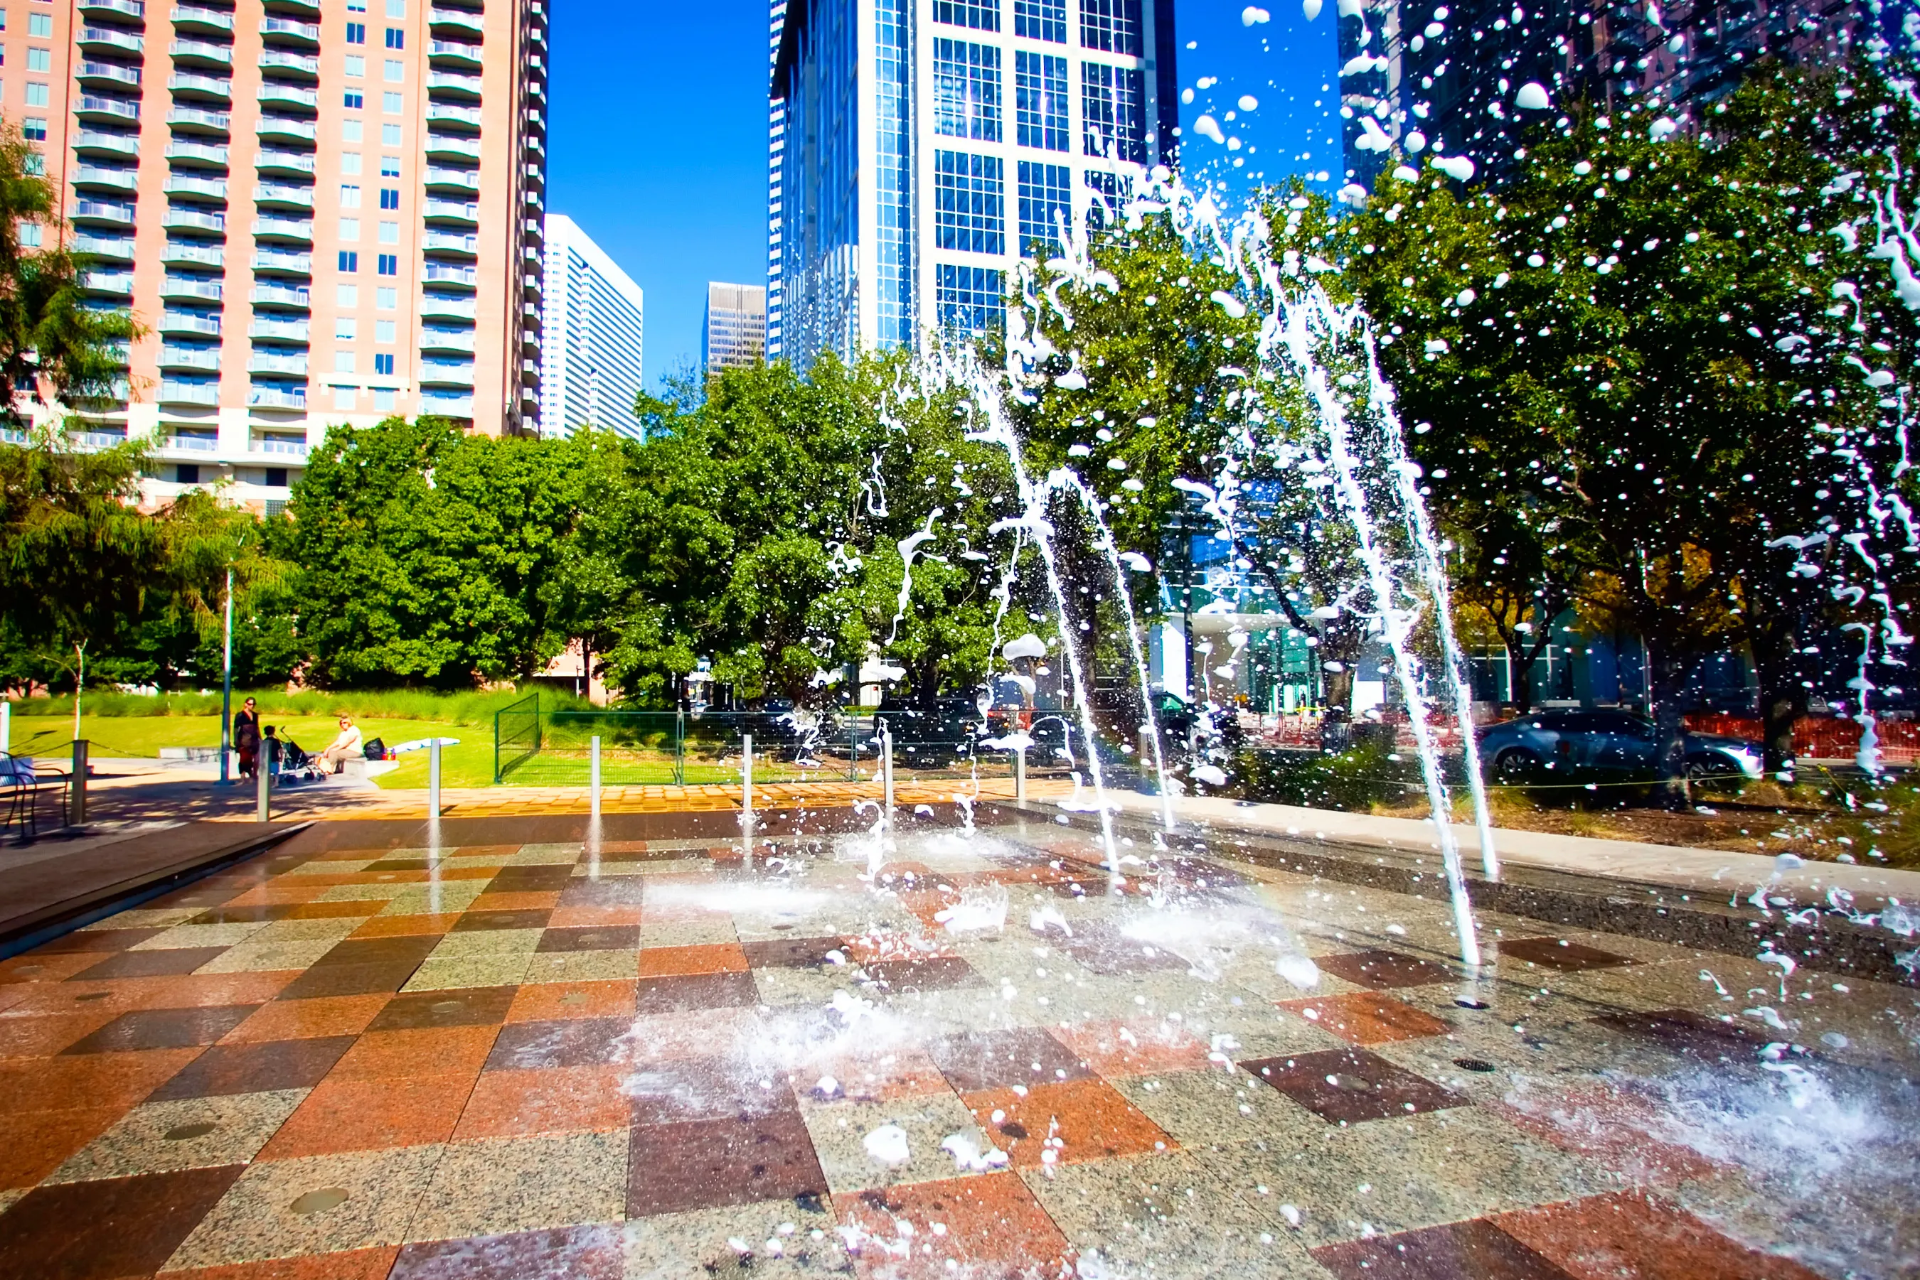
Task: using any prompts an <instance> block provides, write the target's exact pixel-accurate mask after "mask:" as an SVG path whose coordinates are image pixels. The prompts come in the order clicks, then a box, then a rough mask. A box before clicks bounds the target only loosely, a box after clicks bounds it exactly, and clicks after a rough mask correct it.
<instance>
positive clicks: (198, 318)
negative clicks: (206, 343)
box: [160, 308, 220, 338]
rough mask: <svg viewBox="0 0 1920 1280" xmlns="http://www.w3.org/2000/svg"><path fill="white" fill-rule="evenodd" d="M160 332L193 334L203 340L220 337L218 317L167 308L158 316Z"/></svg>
mask: <svg viewBox="0 0 1920 1280" xmlns="http://www.w3.org/2000/svg"><path fill="white" fill-rule="evenodd" d="M160 332H162V333H194V334H199V335H200V336H201V337H205V338H217V337H219V336H220V317H219V316H217V315H215V316H209V315H201V314H200V313H199V312H196V311H175V310H173V309H172V308H168V309H167V310H166V311H163V312H162V313H161V314H160Z"/></svg>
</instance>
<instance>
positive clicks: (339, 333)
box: [333, 316, 359, 342]
mask: <svg viewBox="0 0 1920 1280" xmlns="http://www.w3.org/2000/svg"><path fill="white" fill-rule="evenodd" d="M357 332H359V326H358V325H356V324H355V323H354V319H353V317H352V316H335V317H334V320H333V336H334V339H335V340H336V341H339V342H352V341H353V336H354V334H356V333H357Z"/></svg>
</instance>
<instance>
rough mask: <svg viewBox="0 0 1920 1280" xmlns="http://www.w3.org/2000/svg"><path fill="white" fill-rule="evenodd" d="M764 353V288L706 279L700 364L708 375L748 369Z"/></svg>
mask: <svg viewBox="0 0 1920 1280" xmlns="http://www.w3.org/2000/svg"><path fill="white" fill-rule="evenodd" d="M766 356H767V291H766V288H765V287H764V286H762V285H757V284H722V283H721V282H719V281H717V280H709V281H708V282H707V315H706V323H705V324H703V325H702V326H701V330H700V365H701V367H702V368H704V369H705V370H706V371H707V375H708V376H709V377H711V376H712V375H713V374H716V373H718V372H719V371H720V370H722V369H750V368H752V367H753V366H754V365H756V364H759V363H760V362H761V361H762V360H764V359H766Z"/></svg>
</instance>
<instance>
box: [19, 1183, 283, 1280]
mask: <svg viewBox="0 0 1920 1280" xmlns="http://www.w3.org/2000/svg"><path fill="white" fill-rule="evenodd" d="M244 1167H245V1166H243V1165H227V1166H224V1167H221V1168H217V1169H185V1170H181V1171H179V1172H177V1173H153V1174H144V1175H142V1176H140V1177H135V1178H106V1179H101V1180H99V1181H95V1182H71V1183H66V1184H63V1185H60V1186H52V1187H38V1188H36V1189H34V1190H33V1191H30V1192H28V1193H27V1194H26V1195H25V1196H23V1197H22V1198H21V1199H20V1200H19V1202H18V1203H16V1204H15V1205H14V1206H13V1207H12V1208H10V1209H8V1210H7V1212H6V1213H4V1214H0V1275H5V1276H21V1277H27V1276H32V1277H35V1280H121V1278H122V1277H129V1276H146V1275H151V1274H152V1273H153V1272H154V1271H156V1270H158V1269H159V1268H160V1266H161V1264H163V1263H164V1262H166V1260H167V1258H168V1257H169V1256H171V1255H172V1253H173V1251H174V1250H175V1249H177V1248H179V1247H180V1242H181V1241H182V1240H184V1239H186V1238H187V1233H188V1232H190V1231H192V1230H193V1228H194V1227H195V1226H196V1225H198V1224H199V1222H200V1219H201V1218H203V1217H205V1216H206V1213H207V1210H209V1209H211V1208H213V1206H214V1204H215V1203H216V1202H217V1201H218V1200H219V1199H220V1197H221V1196H223V1195H225V1194H226V1193H227V1189H228V1188H229V1187H231V1186H232V1185H233V1183H234V1180H235V1179H236V1178H238V1177H239V1176H240V1174H241V1171H242V1170H243V1169H244ZM76 1228H79V1229H76Z"/></svg>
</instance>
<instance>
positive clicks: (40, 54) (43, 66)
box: [27, 14, 53, 71]
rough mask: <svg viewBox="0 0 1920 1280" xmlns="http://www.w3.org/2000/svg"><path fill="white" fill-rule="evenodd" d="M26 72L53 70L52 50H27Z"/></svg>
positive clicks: (37, 15) (36, 15)
mask: <svg viewBox="0 0 1920 1280" xmlns="http://www.w3.org/2000/svg"><path fill="white" fill-rule="evenodd" d="M34 16H35V17H40V16H42V15H40V14H35V15H34ZM27 70H29V71H51V70H53V50H51V49H32V48H30V49H28V50H27Z"/></svg>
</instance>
